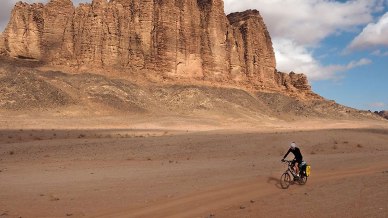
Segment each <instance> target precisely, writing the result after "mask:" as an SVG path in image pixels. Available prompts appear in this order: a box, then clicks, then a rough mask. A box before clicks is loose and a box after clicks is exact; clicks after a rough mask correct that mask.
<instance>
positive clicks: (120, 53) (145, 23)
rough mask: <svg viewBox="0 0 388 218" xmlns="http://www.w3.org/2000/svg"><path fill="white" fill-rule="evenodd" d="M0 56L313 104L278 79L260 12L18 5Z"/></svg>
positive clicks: (102, 1) (206, 1) (298, 83)
mask: <svg viewBox="0 0 388 218" xmlns="http://www.w3.org/2000/svg"><path fill="white" fill-rule="evenodd" d="M0 53H3V54H6V55H8V56H11V57H15V58H22V59H34V60H39V61H43V62H44V63H46V64H47V65H53V66H68V67H72V68H75V69H82V68H84V69H85V68H86V69H96V68H99V69H101V68H103V69H116V70H120V71H123V72H125V71H128V72H135V74H136V72H139V73H140V72H141V73H142V74H145V75H148V76H154V77H158V78H162V79H169V80H180V79H188V80H191V81H207V82H212V83H217V84H231V85H239V86H242V87H247V88H253V89H255V90H271V91H286V92H288V93H291V94H292V93H294V94H295V93H297V94H301V95H303V96H315V95H313V93H312V92H311V89H310V86H309V85H308V81H307V78H306V77H305V76H304V75H301V74H295V73H291V74H285V73H280V72H277V70H276V61H275V55H274V51H273V48H272V42H271V38H270V35H269V33H268V31H267V28H266V26H265V24H264V22H263V19H262V17H261V16H260V14H259V12H258V11H255V10H249V11H245V12H242V13H233V14H230V15H228V16H226V15H225V13H224V5H223V1H221V0H111V1H109V2H108V1H107V0H93V2H92V3H91V4H81V5H80V6H79V7H74V5H73V3H72V2H71V0H51V1H49V3H47V4H46V5H43V4H26V3H21V2H19V3H17V4H16V6H15V8H14V9H13V11H12V16H11V19H10V22H9V24H8V26H7V28H6V30H5V31H4V33H3V40H1V37H0Z"/></svg>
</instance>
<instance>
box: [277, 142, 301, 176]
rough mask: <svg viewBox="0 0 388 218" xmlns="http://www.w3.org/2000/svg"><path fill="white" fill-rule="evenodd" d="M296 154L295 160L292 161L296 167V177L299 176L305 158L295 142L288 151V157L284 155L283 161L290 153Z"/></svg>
mask: <svg viewBox="0 0 388 218" xmlns="http://www.w3.org/2000/svg"><path fill="white" fill-rule="evenodd" d="M290 152H291V153H292V154H294V156H295V158H294V160H292V164H293V165H294V170H295V172H296V175H297V176H299V165H300V164H301V163H302V160H303V156H302V153H300V150H299V148H298V147H297V146H296V144H295V142H292V143H291V145H290V149H288V151H287V153H286V155H284V157H283V159H282V161H284V159H285V158H286V157H287V155H288V154H289V153H290Z"/></svg>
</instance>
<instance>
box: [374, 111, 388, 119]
mask: <svg viewBox="0 0 388 218" xmlns="http://www.w3.org/2000/svg"><path fill="white" fill-rule="evenodd" d="M374 113H375V114H377V115H379V116H381V117H384V118H385V119H388V111H375V112H374Z"/></svg>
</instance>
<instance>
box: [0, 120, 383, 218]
mask: <svg viewBox="0 0 388 218" xmlns="http://www.w3.org/2000/svg"><path fill="white" fill-rule="evenodd" d="M15 119H19V118H15ZM106 119H107V120H108V118H106ZM4 120H6V119H4ZM4 120H2V121H3V123H5V122H4ZM22 120H23V119H22V118H20V122H11V121H9V122H8V123H7V125H6V126H5V125H3V126H2V128H3V129H2V130H0V217H23V218H24V217H177V218H183V217H203V218H205V217H222V218H224V217H226V218H228V217H297V216H299V217H388V197H387V196H388V188H387V187H388V125H387V124H386V123H381V122H380V123H360V122H358V123H356V122H345V121H343V122H333V121H330V122H329V121H327V122H324V121H321V122H320V121H310V122H299V123H290V124H286V123H282V124H281V125H277V126H276V125H270V124H268V125H267V124H263V125H262V126H261V127H258V126H254V125H249V126H248V127H247V126H246V127H245V128H237V127H236V126H234V127H235V128H226V127H228V125H221V126H220V127H218V128H211V127H210V126H211V124H212V123H209V122H208V123H205V124H203V123H202V124H203V125H200V123H201V122H198V124H196V123H192V125H189V123H190V121H189V120H185V122H183V121H182V122H181V123H179V122H176V121H174V122H168V120H165V121H164V122H159V123H158V124H156V123H151V122H146V121H144V122H133V123H132V124H133V125H129V124H127V125H124V124H123V125H118V124H117V123H119V120H117V123H115V122H113V121H112V120H111V121H112V122H111V123H113V124H112V125H108V122H107V120H99V121H93V122H92V121H89V123H88V122H87V121H85V122H84V124H83V121H80V122H78V123H77V125H76V126H71V123H72V122H73V121H71V120H70V121H68V123H62V125H61V124H59V123H58V122H57V123H56V125H55V122H52V121H50V120H45V122H43V121H42V120H40V121H36V122H35V123H34V122H32V121H31V120H29V121H25V122H21V121H22ZM38 123H39V124H40V125H37V124H38ZM87 123H88V125H86V124H87ZM180 124H182V125H180ZM36 126H39V128H37V127H36ZM112 126H115V127H116V128H112ZM229 127H230V125H229ZM291 141H296V143H297V144H298V145H299V147H300V148H301V150H302V153H303V155H304V157H305V160H306V161H307V162H308V163H309V164H311V166H312V175H311V176H310V177H309V179H308V181H307V184H306V185H298V184H293V185H291V186H290V188H289V189H287V190H283V189H281V188H280V187H279V178H280V176H281V174H282V172H283V171H284V170H285V169H286V166H285V165H284V164H283V163H281V162H280V159H281V158H282V156H283V154H284V153H285V152H286V151H287V149H288V144H289V143H290V142H291ZM291 157H292V155H291V156H290V158H291Z"/></svg>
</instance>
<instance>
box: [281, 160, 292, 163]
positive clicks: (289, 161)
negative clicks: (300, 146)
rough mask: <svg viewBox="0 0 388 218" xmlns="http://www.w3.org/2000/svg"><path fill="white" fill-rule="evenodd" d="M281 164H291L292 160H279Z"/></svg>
mask: <svg viewBox="0 0 388 218" xmlns="http://www.w3.org/2000/svg"><path fill="white" fill-rule="evenodd" d="M281 161H282V162H283V163H287V164H290V163H292V160H281Z"/></svg>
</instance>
